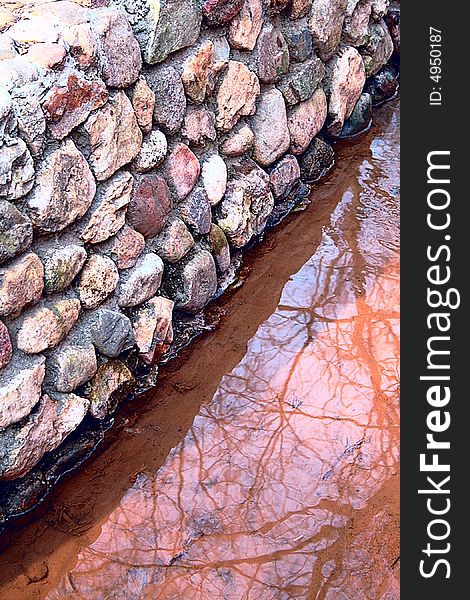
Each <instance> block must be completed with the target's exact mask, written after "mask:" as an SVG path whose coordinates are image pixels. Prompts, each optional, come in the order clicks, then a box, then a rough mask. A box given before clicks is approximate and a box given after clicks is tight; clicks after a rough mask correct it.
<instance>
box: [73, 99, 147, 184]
mask: <svg viewBox="0 0 470 600" xmlns="http://www.w3.org/2000/svg"><path fill="white" fill-rule="evenodd" d="M82 127H83V129H82V131H81V136H80V140H81V141H80V144H83V146H84V150H85V151H86V149H89V154H88V152H87V158H88V162H89V163H90V167H91V169H92V171H93V173H94V174H95V176H96V178H97V179H98V181H105V180H106V179H108V178H109V177H111V175H112V174H113V173H115V172H116V171H117V170H118V169H119V168H120V167H122V166H124V165H126V164H127V163H129V162H131V160H133V159H134V158H135V157H136V156H137V154H138V153H139V150H140V147H141V145H142V131H141V130H140V127H139V125H138V123H137V119H136V117H135V114H134V110H133V108H132V104H131V102H130V100H129V98H128V97H127V96H126V94H125V93H124V92H123V91H120V92H117V93H116V94H114V95H112V96H111V97H110V99H109V101H108V102H107V103H106V104H105V105H104V106H103V107H102V108H99V109H98V110H95V111H94V112H92V113H91V115H90V116H89V117H88V119H87V120H86V122H85V123H84V124H83V126H82Z"/></svg>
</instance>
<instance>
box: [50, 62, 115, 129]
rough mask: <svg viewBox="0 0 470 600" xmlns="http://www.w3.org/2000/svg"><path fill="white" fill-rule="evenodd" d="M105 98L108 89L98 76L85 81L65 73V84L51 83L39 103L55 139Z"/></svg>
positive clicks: (101, 103) (76, 123) (80, 120)
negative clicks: (66, 77)
mask: <svg viewBox="0 0 470 600" xmlns="http://www.w3.org/2000/svg"><path fill="white" fill-rule="evenodd" d="M107 100H108V91H107V89H106V86H105V84H104V83H103V82H102V81H101V79H96V80H94V81H87V80H86V79H79V78H78V77H77V75H75V74H72V75H69V77H68V79H67V83H66V84H65V85H62V86H54V87H53V88H52V89H51V90H50V92H49V93H48V94H47V96H46V100H45V102H44V103H43V109H44V114H45V116H46V119H47V121H48V124H49V130H50V132H51V133H52V135H53V136H54V137H55V138H57V139H62V138H64V137H65V136H66V135H68V134H69V133H70V132H71V131H72V129H74V127H76V126H77V125H80V123H83V122H84V121H85V120H86V118H87V117H88V115H89V114H90V112H91V111H92V110H95V109H96V108H99V107H100V106H103V104H105V102H106V101H107Z"/></svg>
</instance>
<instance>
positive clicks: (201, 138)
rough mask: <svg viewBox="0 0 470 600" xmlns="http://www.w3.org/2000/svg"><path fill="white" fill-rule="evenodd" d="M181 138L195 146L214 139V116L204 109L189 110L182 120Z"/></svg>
mask: <svg viewBox="0 0 470 600" xmlns="http://www.w3.org/2000/svg"><path fill="white" fill-rule="evenodd" d="M182 134H183V137H185V138H187V140H188V141H189V143H191V144H194V145H195V146H202V145H204V143H205V142H206V141H208V140H211V141H214V140H215V138H216V131H215V115H214V113H213V112H212V111H210V110H207V109H206V108H194V109H189V110H188V112H187V113H186V116H185V118H184V127H183V131H182Z"/></svg>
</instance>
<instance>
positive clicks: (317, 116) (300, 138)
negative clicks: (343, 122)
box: [287, 88, 328, 154]
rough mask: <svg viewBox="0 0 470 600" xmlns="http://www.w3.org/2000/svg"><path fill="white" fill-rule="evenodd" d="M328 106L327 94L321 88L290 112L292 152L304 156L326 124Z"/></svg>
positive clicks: (289, 123) (288, 120)
mask: <svg viewBox="0 0 470 600" xmlns="http://www.w3.org/2000/svg"><path fill="white" fill-rule="evenodd" d="M327 111H328V105H327V101H326V96H325V92H324V91H323V90H322V89H321V88H319V89H318V90H316V91H315V93H314V94H313V96H312V97H311V98H310V99H309V100H306V101H305V102H301V103H300V104H297V105H296V106H294V108H293V109H291V111H290V112H289V116H288V119H287V124H288V127H289V133H290V150H291V152H292V153H293V154H302V153H303V152H305V150H306V149H307V148H308V146H309V144H310V142H311V141H312V140H313V138H314V137H315V136H316V135H317V134H318V133H319V132H320V130H321V128H322V127H323V125H324V124H325V121H326V117H327Z"/></svg>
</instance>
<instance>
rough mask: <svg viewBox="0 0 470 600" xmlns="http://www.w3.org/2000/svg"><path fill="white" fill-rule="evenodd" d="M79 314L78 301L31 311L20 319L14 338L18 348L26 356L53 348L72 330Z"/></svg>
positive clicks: (61, 302) (59, 302) (67, 301)
mask: <svg viewBox="0 0 470 600" xmlns="http://www.w3.org/2000/svg"><path fill="white" fill-rule="evenodd" d="M79 314H80V301H79V300H76V299H70V300H67V299H65V300H59V301H58V302H55V303H54V304H51V305H48V306H41V307H39V308H35V309H33V310H32V311H31V312H29V313H28V314H26V315H24V318H23V319H22V322H21V325H20V328H19V330H18V333H17V338H16V343H17V345H18V348H19V349H20V350H22V351H23V352H25V353H26V354H38V353H39V352H42V351H43V350H47V349H49V348H54V346H57V344H58V343H59V342H60V341H61V340H63V339H64V337H65V336H66V335H67V334H68V332H69V331H70V330H71V329H72V327H73V326H74V324H75V323H76V321H77V319H78V316H79Z"/></svg>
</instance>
